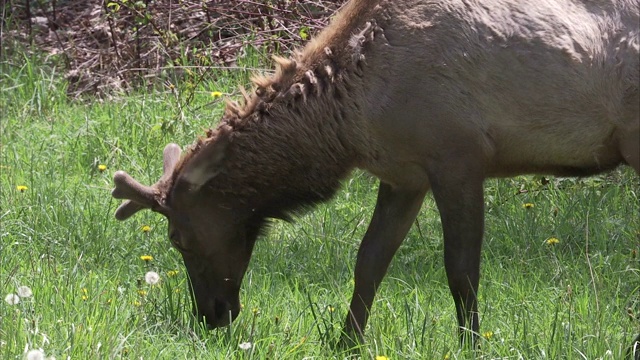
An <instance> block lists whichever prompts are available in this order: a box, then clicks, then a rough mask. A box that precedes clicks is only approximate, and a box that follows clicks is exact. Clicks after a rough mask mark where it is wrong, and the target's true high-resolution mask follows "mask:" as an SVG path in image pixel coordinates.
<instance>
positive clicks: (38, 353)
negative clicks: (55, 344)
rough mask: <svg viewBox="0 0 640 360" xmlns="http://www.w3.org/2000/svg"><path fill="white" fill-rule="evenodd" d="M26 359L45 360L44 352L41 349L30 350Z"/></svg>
mask: <svg viewBox="0 0 640 360" xmlns="http://www.w3.org/2000/svg"><path fill="white" fill-rule="evenodd" d="M26 358H27V360H45V357H44V351H42V350H41V349H34V350H29V352H27V356H26Z"/></svg>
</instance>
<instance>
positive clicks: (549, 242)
mask: <svg viewBox="0 0 640 360" xmlns="http://www.w3.org/2000/svg"><path fill="white" fill-rule="evenodd" d="M559 242H560V240H558V238H554V237H550V238H548V239H547V241H546V243H547V245H555V244H558V243H559Z"/></svg>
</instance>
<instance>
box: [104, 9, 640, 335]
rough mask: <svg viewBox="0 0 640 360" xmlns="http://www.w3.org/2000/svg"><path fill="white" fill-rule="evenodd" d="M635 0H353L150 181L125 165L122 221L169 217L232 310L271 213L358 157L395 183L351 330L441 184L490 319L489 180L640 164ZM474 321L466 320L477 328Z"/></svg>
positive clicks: (206, 282) (294, 203)
mask: <svg viewBox="0 0 640 360" xmlns="http://www.w3.org/2000/svg"><path fill="white" fill-rule="evenodd" d="M638 8H639V6H638V1H637V0H601V1H591V0H537V1H525V0H483V1H463V0H441V1H435V0H399V1H398V0H383V1H373V0H366V1H365V0H352V1H350V2H349V3H348V4H347V5H345V6H344V8H343V9H342V10H341V11H340V12H339V13H338V15H337V16H336V17H335V19H334V20H333V22H332V24H331V25H330V26H329V27H327V28H326V29H325V30H324V31H322V32H321V33H320V34H319V35H318V36H317V37H316V38H315V39H314V40H313V41H311V42H310V43H309V44H308V45H307V46H306V47H305V48H304V49H303V50H302V51H300V52H299V53H296V54H295V55H294V56H293V58H292V59H283V58H277V57H276V58H275V61H276V63H277V65H278V66H277V71H276V72H275V74H274V75H273V76H270V77H260V76H259V77H256V78H254V80H253V81H254V83H255V91H254V92H252V93H251V94H249V95H245V99H244V103H243V104H242V105H238V104H236V103H229V104H227V107H226V111H225V114H224V116H223V118H222V120H221V122H220V124H219V125H218V127H217V128H216V129H215V130H210V131H209V132H208V133H207V136H206V138H202V139H199V140H198V141H197V142H196V143H195V144H194V145H193V146H192V147H191V148H190V150H189V151H187V152H186V154H185V155H184V156H181V155H180V154H181V151H180V148H179V147H178V146H177V145H175V144H170V145H168V146H167V147H166V148H165V151H164V174H163V175H162V177H161V178H160V180H159V181H158V182H157V183H155V184H154V185H152V186H144V185H141V184H140V183H138V182H137V181H136V180H134V179H133V178H131V177H130V176H129V175H128V174H127V173H125V172H123V171H118V172H117V173H116V174H115V177H114V181H115V189H114V190H113V196H114V197H115V198H118V199H127V201H126V202H124V203H123V204H122V205H121V206H120V207H119V208H118V210H117V211H116V218H117V219H119V220H124V219H126V218H128V217H130V216H131V215H133V214H134V213H135V212H137V211H138V210H141V209H145V208H149V209H151V210H153V211H156V212H159V213H161V214H163V215H164V216H166V217H167V218H168V221H169V237H170V238H171V241H172V242H173V245H174V246H175V247H176V248H177V249H178V250H180V252H181V254H182V257H183V259H184V263H185V265H186V268H187V271H188V273H189V277H190V280H191V286H192V291H193V294H194V298H195V308H196V310H197V315H198V316H199V317H201V318H202V317H204V319H205V320H206V322H207V323H208V324H209V325H211V326H213V327H218V326H224V325H227V324H229V323H230V322H231V321H233V319H234V318H235V317H236V316H237V315H238V312H239V311H240V302H239V289H240V285H241V282H242V278H243V276H244V274H245V271H246V269H247V264H248V263H249V259H250V257H251V253H252V249H253V246H254V244H255V241H256V238H257V237H258V235H259V234H260V232H261V229H263V227H264V226H265V224H266V223H267V222H268V219H269V218H283V219H287V218H289V217H290V215H292V214H296V213H297V212H298V211H300V210H302V209H304V208H307V207H310V206H312V205H314V204H317V203H319V202H322V201H326V200H328V199H330V198H331V197H332V195H333V194H334V193H335V192H336V190H337V189H338V188H339V186H340V182H341V180H342V179H344V178H345V177H347V176H349V174H350V173H351V171H352V170H353V169H354V168H360V169H364V170H366V171H368V172H370V173H371V174H374V175H375V176H377V177H378V178H379V179H380V188H379V191H378V200H377V204H376V207H375V211H374V214H373V218H372V220H371V223H370V225H369V228H368V230H367V232H366V234H365V236H364V239H363V240H362V244H361V245H360V250H359V251H358V257H357V263H356V268H355V288H354V291H353V298H352V300H351V305H350V310H349V314H348V315H347V318H346V323H345V328H344V333H345V335H346V336H347V337H350V338H360V337H361V336H362V332H363V329H364V328H365V324H366V323H367V318H368V316H369V311H370V310H371V305H372V302H373V299H374V296H375V293H376V289H377V288H378V286H379V285H380V282H381V281H382V279H383V277H384V275H385V273H386V270H387V267H388V265H389V263H390V261H391V259H392V257H393V255H394V253H395V252H396V250H397V249H398V247H399V246H400V243H401V242H402V240H403V239H404V237H405V236H406V234H407V232H408V230H409V228H410V227H411V225H412V223H413V222H414V220H415V218H416V216H417V214H418V210H419V209H420V206H421V204H422V202H423V199H424V197H425V195H426V193H427V191H428V190H429V189H431V191H432V192H433V196H434V198H435V201H436V204H437V206H438V209H439V211H440V217H441V220H442V227H443V232H444V256H445V269H446V274H447V278H448V282H449V288H450V290H451V294H452V295H453V300H454V302H455V307H456V312H457V319H458V326H459V327H460V329H461V330H462V329H471V330H472V331H473V333H475V334H477V333H478V325H479V324H478V313H477V308H478V304H477V297H476V295H477V294H478V281H479V276H480V275H479V273H480V248H481V244H482V237H483V217H484V214H483V207H484V201H483V182H484V180H485V179H486V178H488V177H506V176H515V175H518V174H532V173H536V174H553V175H561V176H587V175H591V174H596V173H599V172H603V171H607V170H611V169H613V168H615V167H617V166H618V165H621V164H626V165H630V166H632V167H633V168H634V169H635V171H636V172H638V173H639V174H640V115H639V112H640V111H639V102H640V99H639V95H638V81H639V65H638V53H639V46H640V40H639V29H638V21H639V15H638V12H639V10H638ZM461 333H463V332H462V331H461Z"/></svg>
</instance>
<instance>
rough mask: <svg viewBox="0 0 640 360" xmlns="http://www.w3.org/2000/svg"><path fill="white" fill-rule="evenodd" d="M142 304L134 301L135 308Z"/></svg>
mask: <svg viewBox="0 0 640 360" xmlns="http://www.w3.org/2000/svg"><path fill="white" fill-rule="evenodd" d="M141 305H142V303H141V302H140V301H134V302H133V306H141Z"/></svg>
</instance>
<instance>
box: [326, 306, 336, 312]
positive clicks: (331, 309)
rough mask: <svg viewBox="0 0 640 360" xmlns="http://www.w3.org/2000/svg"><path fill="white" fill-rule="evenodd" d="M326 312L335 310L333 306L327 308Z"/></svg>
mask: <svg viewBox="0 0 640 360" xmlns="http://www.w3.org/2000/svg"><path fill="white" fill-rule="evenodd" d="M327 310H329V312H334V311H335V310H336V309H335V308H334V307H333V306H327Z"/></svg>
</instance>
